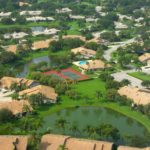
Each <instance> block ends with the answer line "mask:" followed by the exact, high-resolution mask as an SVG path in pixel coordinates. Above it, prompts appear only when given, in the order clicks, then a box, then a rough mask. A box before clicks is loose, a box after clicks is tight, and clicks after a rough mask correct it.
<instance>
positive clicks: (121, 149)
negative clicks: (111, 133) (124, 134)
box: [117, 146, 150, 150]
mask: <svg viewBox="0 0 150 150" xmlns="http://www.w3.org/2000/svg"><path fill="white" fill-rule="evenodd" d="M117 150H150V147H146V148H137V147H129V146H119V147H118V149H117Z"/></svg>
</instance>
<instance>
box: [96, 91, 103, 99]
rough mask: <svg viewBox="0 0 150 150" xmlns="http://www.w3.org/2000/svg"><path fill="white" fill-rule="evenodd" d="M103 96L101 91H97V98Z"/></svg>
mask: <svg viewBox="0 0 150 150" xmlns="http://www.w3.org/2000/svg"><path fill="white" fill-rule="evenodd" d="M102 96H103V95H102V93H101V91H96V98H97V99H100V98H101V97H102Z"/></svg>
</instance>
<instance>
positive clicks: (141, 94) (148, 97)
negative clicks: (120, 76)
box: [118, 86, 150, 105]
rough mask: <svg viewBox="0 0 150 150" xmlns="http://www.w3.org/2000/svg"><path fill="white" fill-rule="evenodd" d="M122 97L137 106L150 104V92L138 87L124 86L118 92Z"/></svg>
mask: <svg viewBox="0 0 150 150" xmlns="http://www.w3.org/2000/svg"><path fill="white" fill-rule="evenodd" d="M118 93H119V94H120V95H122V96H123V95H124V96H127V98H130V99H132V100H133V102H134V103H135V104H137V105H147V104H149V103H150V91H149V90H142V89H139V88H136V87H130V86H124V87H121V88H120V89H119V90H118Z"/></svg>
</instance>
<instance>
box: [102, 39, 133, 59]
mask: <svg viewBox="0 0 150 150" xmlns="http://www.w3.org/2000/svg"><path fill="white" fill-rule="evenodd" d="M135 41H136V40H135V38H133V39H129V40H127V41H124V42H116V43H114V44H115V45H111V46H109V49H108V50H106V51H105V52H104V55H103V57H104V58H105V59H106V60H107V61H110V60H111V56H112V53H113V52H115V51H116V50H117V49H118V48H119V47H124V46H126V45H128V44H131V43H133V42H135Z"/></svg>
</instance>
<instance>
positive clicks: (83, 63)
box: [79, 61, 87, 65]
mask: <svg viewBox="0 0 150 150" xmlns="http://www.w3.org/2000/svg"><path fill="white" fill-rule="evenodd" d="M86 63H87V61H80V62H79V65H85V64H86Z"/></svg>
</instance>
